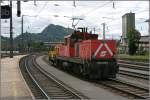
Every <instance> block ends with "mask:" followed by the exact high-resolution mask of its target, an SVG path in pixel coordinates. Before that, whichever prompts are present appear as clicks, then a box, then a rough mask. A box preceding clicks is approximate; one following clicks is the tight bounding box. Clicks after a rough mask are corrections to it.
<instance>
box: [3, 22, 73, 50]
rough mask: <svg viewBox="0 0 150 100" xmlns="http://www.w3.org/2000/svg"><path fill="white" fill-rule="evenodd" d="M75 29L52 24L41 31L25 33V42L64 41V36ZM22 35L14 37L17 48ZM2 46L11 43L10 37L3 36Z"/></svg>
mask: <svg viewBox="0 0 150 100" xmlns="http://www.w3.org/2000/svg"><path fill="white" fill-rule="evenodd" d="M72 32H73V29H71V28H65V27H63V26H60V25H54V24H50V25H48V26H47V27H45V29H43V31H42V32H41V33H28V32H26V33H24V34H23V39H24V43H25V44H27V43H29V42H30V43H32V42H51V41H55V42H57V41H64V36H65V35H67V34H71V33H72ZM21 39H22V35H18V36H17V37H16V38H14V47H15V48H16V47H17V46H18V44H21ZM1 42H2V48H3V46H4V45H6V44H7V46H8V45H9V38H5V37H2V41H1Z"/></svg>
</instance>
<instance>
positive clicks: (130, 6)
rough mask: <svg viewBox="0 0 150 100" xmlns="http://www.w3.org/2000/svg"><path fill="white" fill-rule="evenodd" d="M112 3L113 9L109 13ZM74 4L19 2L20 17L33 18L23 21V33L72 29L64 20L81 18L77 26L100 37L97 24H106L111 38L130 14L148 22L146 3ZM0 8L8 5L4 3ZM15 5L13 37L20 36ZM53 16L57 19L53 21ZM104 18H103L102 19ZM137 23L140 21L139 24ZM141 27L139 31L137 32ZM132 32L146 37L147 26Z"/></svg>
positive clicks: (14, 3) (100, 30)
mask: <svg viewBox="0 0 150 100" xmlns="http://www.w3.org/2000/svg"><path fill="white" fill-rule="evenodd" d="M113 2H114V4H115V9H113ZM113 2H112V1H76V4H75V5H76V7H74V6H73V1H37V2H36V4H37V5H36V6H35V5H34V1H29V2H21V8H22V11H21V13H22V15H30V16H34V15H37V17H36V18H33V17H28V16H26V17H24V32H25V31H29V32H31V33H39V32H41V31H42V30H43V29H44V28H45V27H46V26H47V25H49V24H56V25H62V26H64V27H68V26H69V27H72V26H71V24H72V20H70V19H71V18H67V17H64V16H68V17H73V16H80V17H81V18H84V20H81V21H80V22H79V24H78V25H77V26H84V27H89V30H91V29H93V28H94V27H95V28H96V33H97V34H98V33H102V25H101V23H103V22H106V27H108V29H109V30H107V29H106V33H107V35H112V34H114V35H115V36H116V35H118V36H120V35H121V33H122V25H121V24H122V15H124V14H125V13H129V12H130V11H132V12H134V13H135V14H136V15H135V17H136V23H138V21H137V19H139V18H145V19H147V18H149V5H148V1H113ZM3 4H8V2H7V1H5V2H4V3H3ZM16 11H17V5H16V1H13V26H14V36H17V35H18V34H21V22H20V21H21V18H20V17H19V18H18V17H17V16H16ZM54 15H55V16H56V15H57V16H58V17H54ZM103 17H106V18H103ZM140 21H141V20H140ZM4 22H5V20H2V27H9V21H8V23H4ZM141 27H143V28H142V30H141ZM136 28H137V29H138V30H139V31H141V33H142V35H146V34H148V31H147V29H148V25H147V24H145V23H140V24H137V25H136ZM4 33H9V29H7V30H6V29H2V34H3V35H5V36H9V35H7V34H4Z"/></svg>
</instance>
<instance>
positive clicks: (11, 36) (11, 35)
mask: <svg viewBox="0 0 150 100" xmlns="http://www.w3.org/2000/svg"><path fill="white" fill-rule="evenodd" d="M10 58H13V28H12V0H10Z"/></svg>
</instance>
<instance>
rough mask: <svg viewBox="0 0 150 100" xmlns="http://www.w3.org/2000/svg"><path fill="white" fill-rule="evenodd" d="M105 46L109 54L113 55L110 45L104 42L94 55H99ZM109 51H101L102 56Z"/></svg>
mask: <svg viewBox="0 0 150 100" xmlns="http://www.w3.org/2000/svg"><path fill="white" fill-rule="evenodd" d="M103 46H105V48H106V49H107V51H108V52H109V54H110V55H111V56H112V55H113V53H112V51H111V50H110V48H109V47H108V45H107V44H106V43H102V44H100V45H99V47H98V48H97V50H96V52H95V53H94V57H96V56H97V54H98V53H99V51H100V50H101V48H102V47H103ZM107 51H101V53H100V56H101V57H104V56H105V55H106V53H107Z"/></svg>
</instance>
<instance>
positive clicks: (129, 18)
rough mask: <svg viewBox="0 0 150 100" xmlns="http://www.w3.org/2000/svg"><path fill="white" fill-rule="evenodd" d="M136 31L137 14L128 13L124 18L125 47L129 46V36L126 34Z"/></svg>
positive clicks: (123, 38) (123, 36)
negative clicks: (131, 30)
mask: <svg viewBox="0 0 150 100" xmlns="http://www.w3.org/2000/svg"><path fill="white" fill-rule="evenodd" d="M131 28H133V29H135V13H132V12H130V13H126V14H125V15H123V16H122V42H123V45H127V36H126V34H127V33H128V32H129V30H130V29H131Z"/></svg>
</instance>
